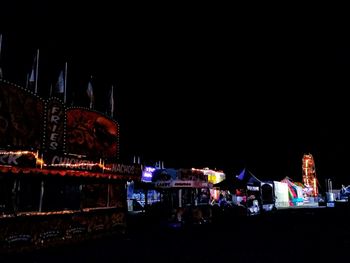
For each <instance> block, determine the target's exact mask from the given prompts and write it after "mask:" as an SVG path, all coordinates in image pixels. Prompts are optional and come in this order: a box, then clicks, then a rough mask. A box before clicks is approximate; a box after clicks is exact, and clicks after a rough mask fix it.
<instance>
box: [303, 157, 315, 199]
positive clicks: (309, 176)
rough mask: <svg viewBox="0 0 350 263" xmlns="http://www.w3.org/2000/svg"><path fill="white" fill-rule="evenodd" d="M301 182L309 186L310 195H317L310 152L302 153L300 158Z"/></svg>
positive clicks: (313, 165) (313, 162)
mask: <svg viewBox="0 0 350 263" xmlns="http://www.w3.org/2000/svg"><path fill="white" fill-rule="evenodd" d="M302 170H303V183H304V185H305V187H307V188H309V189H310V191H309V195H310V196H317V195H318V188H317V179H316V168H315V161H314V158H313V156H312V154H304V156H303V159H302Z"/></svg>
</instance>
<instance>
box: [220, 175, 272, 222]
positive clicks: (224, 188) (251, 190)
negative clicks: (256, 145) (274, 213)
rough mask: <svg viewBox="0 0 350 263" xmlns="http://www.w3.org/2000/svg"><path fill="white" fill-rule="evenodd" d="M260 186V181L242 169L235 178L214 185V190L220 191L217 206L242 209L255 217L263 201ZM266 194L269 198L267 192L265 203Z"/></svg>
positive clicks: (228, 178)
mask: <svg viewBox="0 0 350 263" xmlns="http://www.w3.org/2000/svg"><path fill="white" fill-rule="evenodd" d="M262 184H263V183H262V181H260V180H259V179H258V178H257V177H255V175H253V174H252V173H251V172H250V171H249V170H248V169H243V170H242V171H241V173H240V174H239V175H237V176H236V177H227V178H226V179H225V180H223V181H222V182H219V183H217V184H214V188H216V189H219V190H220V197H219V205H222V204H224V205H229V206H239V207H243V208H245V209H246V212H247V213H246V214H247V215H256V214H259V213H260V210H261V207H262V205H263V200H264V199H263V198H262V188H261V187H262ZM264 188H265V187H264ZM268 194H269V196H271V194H270V193H269V192H268V191H267V192H266V193H265V202H266V201H267V200H269V199H268ZM269 203H270V200H269Z"/></svg>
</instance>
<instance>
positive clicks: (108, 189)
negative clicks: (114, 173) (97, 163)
mask: <svg viewBox="0 0 350 263" xmlns="http://www.w3.org/2000/svg"><path fill="white" fill-rule="evenodd" d="M110 186H111V184H108V187H107V207H109V203H110V201H109V192H110Z"/></svg>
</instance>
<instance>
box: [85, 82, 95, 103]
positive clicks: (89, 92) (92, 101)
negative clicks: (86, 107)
mask: <svg viewBox="0 0 350 263" xmlns="http://www.w3.org/2000/svg"><path fill="white" fill-rule="evenodd" d="M86 93H87V95H88V97H89V99H90V109H92V108H93V106H94V90H93V89H92V84H91V80H90V81H89V83H88V87H87V90H86Z"/></svg>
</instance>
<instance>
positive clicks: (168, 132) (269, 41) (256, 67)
mask: <svg viewBox="0 0 350 263" xmlns="http://www.w3.org/2000/svg"><path fill="white" fill-rule="evenodd" d="M9 2H11V3H10V4H5V7H4V6H2V7H1V13H2V14H1V16H0V17H1V23H0V32H2V33H3V50H2V57H1V60H0V63H1V67H2V69H3V73H4V77H5V79H7V80H9V81H12V82H14V83H18V84H20V85H24V83H25V76H26V74H27V73H28V72H29V71H30V68H31V64H32V61H33V56H34V53H35V50H36V48H40V52H41V54H40V55H41V61H40V62H41V64H40V72H41V75H40V78H41V79H40V86H39V92H40V94H42V95H43V96H44V97H45V96H47V94H48V90H49V86H50V83H54V82H55V81H56V79H57V76H58V72H59V71H60V70H61V69H62V68H63V64H64V62H65V61H68V74H69V76H68V90H69V91H68V102H69V104H71V103H73V104H74V105H77V106H88V98H87V97H86V92H85V90H86V87H87V82H88V80H89V77H90V75H93V76H94V92H95V96H96V109H97V110H99V111H101V112H105V111H106V109H107V105H108V103H107V102H108V99H107V95H108V89H109V87H110V85H111V84H113V85H115V87H116V89H115V101H116V120H118V121H119V123H120V126H121V136H120V141H121V159H123V160H126V161H131V159H132V156H133V155H139V156H141V158H142V160H143V161H145V162H146V163H149V164H153V163H155V162H156V161H157V160H163V161H164V162H165V166H167V167H177V168H179V167H210V168H217V169H224V171H226V172H227V174H229V175H235V174H238V173H239V171H240V170H241V169H243V168H244V167H247V168H248V169H249V170H251V171H252V172H253V173H254V174H255V175H256V176H257V177H258V178H260V179H275V180H281V179H283V178H284V177H285V176H289V177H291V178H292V179H294V180H296V181H301V159H302V156H303V154H304V153H311V154H313V155H314V158H315V162H316V172H317V175H318V177H319V180H320V183H321V184H323V182H324V178H333V179H334V182H335V186H337V184H338V185H340V184H341V183H343V184H348V183H350V174H349V172H348V171H347V163H348V160H349V157H350V153H349V151H348V148H349V146H350V141H349V138H348V137H349V134H350V133H349V128H348V127H347V126H349V125H348V123H347V122H348V119H349V118H348V112H350V111H349V109H348V107H349V103H348V96H347V95H346V93H347V90H346V89H347V88H348V87H349V73H348V72H350V71H349V68H350V49H346V48H341V47H337V46H336V45H330V43H329V42H325V41H322V40H321V38H320V35H321V34H322V33H323V32H324V31H323V30H324V28H323V29H322V30H321V29H317V27H315V26H314V25H313V24H312V23H311V24H310V25H307V26H306V25H305V24H303V23H300V24H296V23H294V20H293V19H291V17H290V19H289V18H283V14H282V15H281V16H280V17H270V16H266V15H262V14H260V15H259V16H257V13H258V11H257V12H251V10H245V11H244V12H243V13H242V12H241V11H240V10H235V11H234V12H230V10H227V9H226V8H225V7H218V8H212V7H211V6H201V7H198V6H196V7H195V6H188V7H186V8H182V7H176V6H149V5H148V6H138V7H131V8H130V7H129V8H128V9H124V8H121V7H118V6H115V7H114V6H112V4H106V5H104V6H102V4H101V5H99V6H91V5H90V6H88V5H86V6H84V7H73V6H70V5H69V4H65V3H64V2H57V3H56V2H55V1H53V2H51V1H50V3H40V4H39V3H37V4H35V5H31V4H29V3H27V4H26V5H27V6H21V7H18V6H17V5H16V3H13V1H9ZM39 2H40V1H39ZM43 2H45V1H43ZM237 14H240V15H239V16H238V15H237ZM101 15H103V16H102V17H101Z"/></svg>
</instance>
